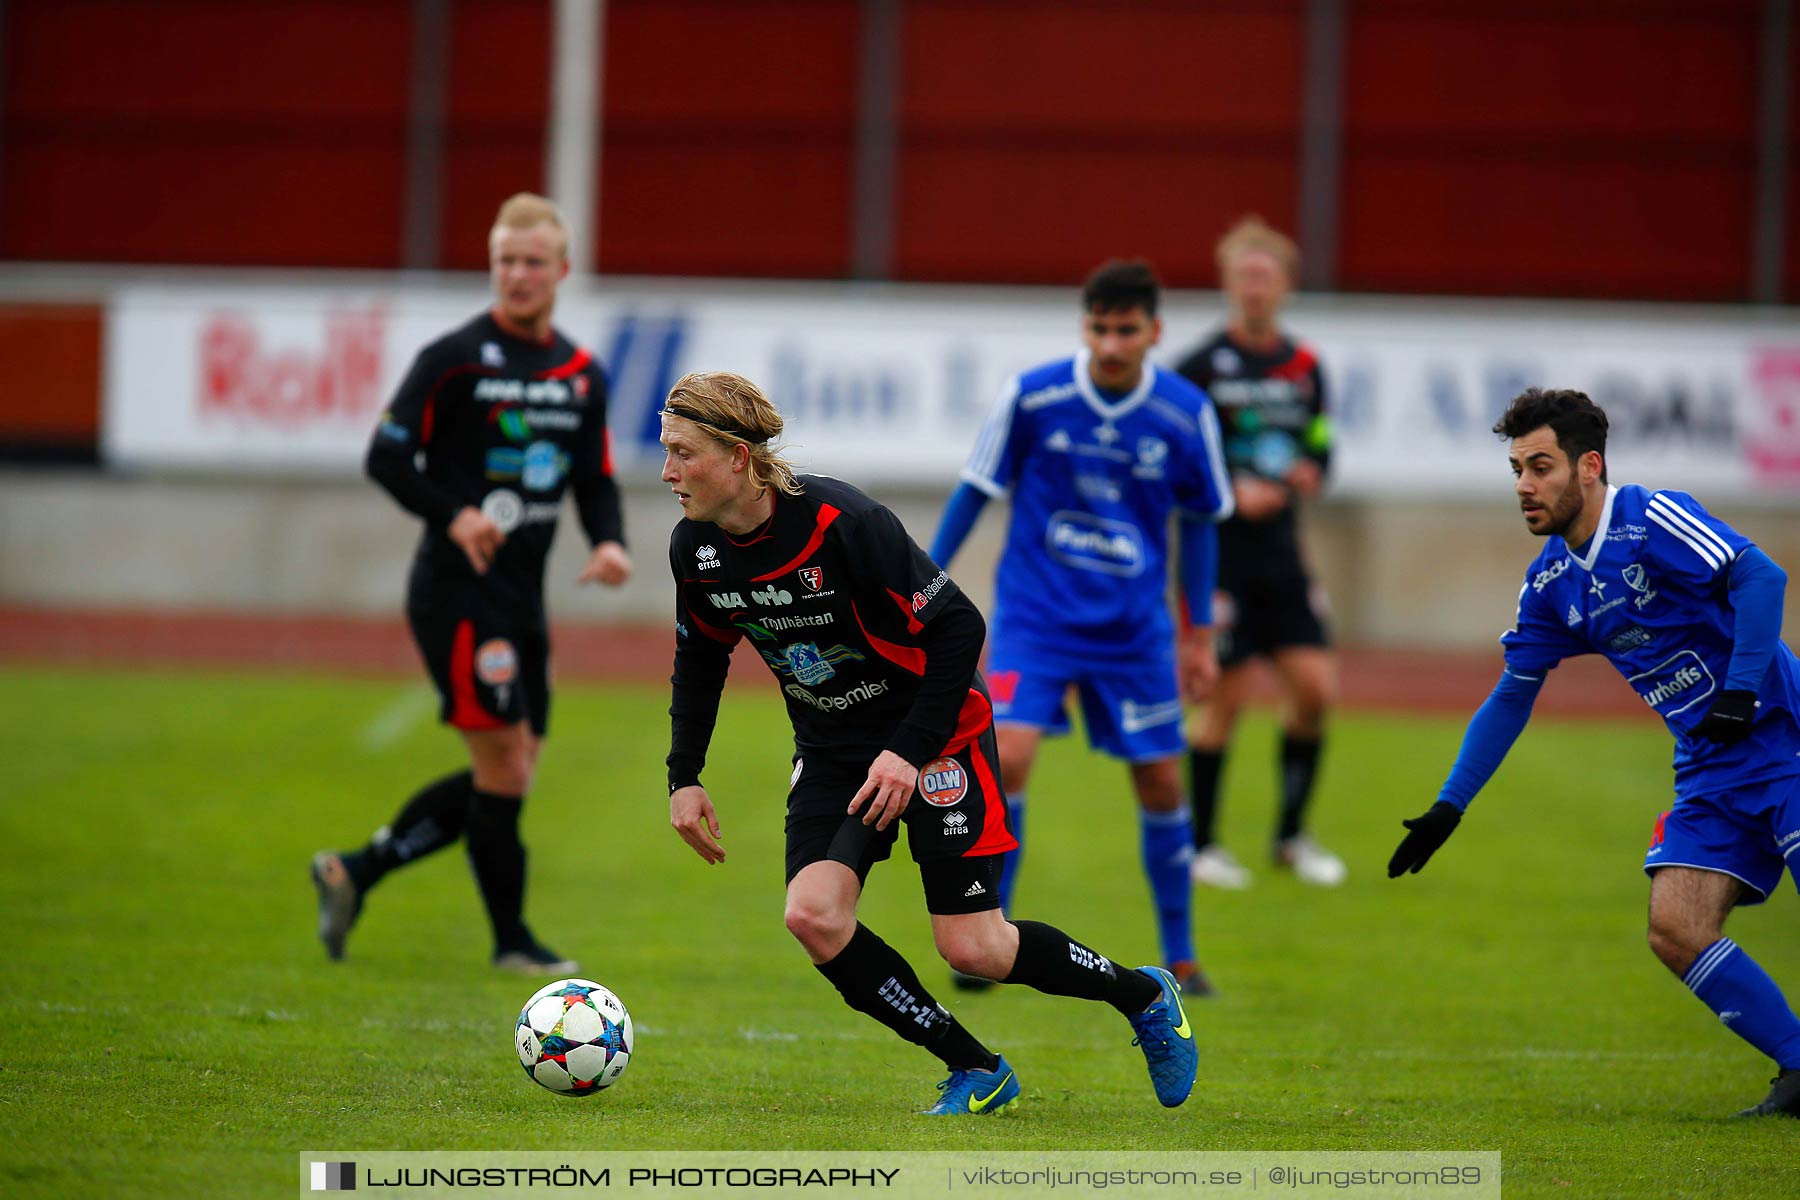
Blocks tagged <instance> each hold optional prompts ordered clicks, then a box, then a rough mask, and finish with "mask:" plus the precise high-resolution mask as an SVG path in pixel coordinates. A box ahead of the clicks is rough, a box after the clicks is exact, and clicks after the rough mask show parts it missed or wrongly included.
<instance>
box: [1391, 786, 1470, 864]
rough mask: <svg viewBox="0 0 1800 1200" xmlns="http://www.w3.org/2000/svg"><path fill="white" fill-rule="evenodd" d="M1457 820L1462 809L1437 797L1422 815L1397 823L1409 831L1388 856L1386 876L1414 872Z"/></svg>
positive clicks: (1453, 826) (1454, 828)
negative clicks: (1435, 801) (1390, 856)
mask: <svg viewBox="0 0 1800 1200" xmlns="http://www.w3.org/2000/svg"><path fill="white" fill-rule="evenodd" d="M1461 822H1462V809H1460V808H1458V807H1456V805H1454V804H1451V803H1450V802H1449V801H1447V800H1439V801H1438V802H1437V803H1436V804H1434V805H1432V806H1431V808H1430V809H1429V810H1427V811H1426V812H1425V814H1424V815H1423V816H1418V817H1414V818H1413V819H1412V820H1410V821H1402V822H1400V823H1401V824H1402V825H1404V826H1406V828H1407V829H1408V830H1409V832H1408V833H1407V835H1406V839H1405V840H1404V841H1402V842H1401V843H1400V848H1399V849H1398V850H1395V851H1394V857H1392V858H1390V859H1388V878H1389V879H1396V878H1398V877H1400V876H1401V875H1404V874H1406V873H1407V872H1408V871H1411V872H1412V873H1413V874H1415V875H1417V874H1418V873H1419V868H1420V867H1422V866H1424V865H1425V864H1426V863H1428V862H1430V861H1431V856H1432V855H1433V854H1436V853H1437V848H1438V847H1439V846H1441V845H1443V844H1444V842H1445V840H1446V839H1448V838H1449V836H1450V835H1451V834H1452V833H1455V832H1456V827H1457V825H1459V824H1460V823H1461Z"/></svg>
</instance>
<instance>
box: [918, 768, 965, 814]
mask: <svg viewBox="0 0 1800 1200" xmlns="http://www.w3.org/2000/svg"><path fill="white" fill-rule="evenodd" d="M968 794H969V773H968V772H967V771H965V770H963V765H962V764H961V763H959V762H957V761H956V760H955V759H954V758H934V759H932V760H931V761H930V762H928V763H926V764H925V765H924V766H923V767H920V768H919V795H921V796H923V797H925V803H927V804H930V805H932V806H934V807H936V808H949V807H950V806H951V805H953V804H958V803H960V802H961V801H962V798H963V797H964V796H966V795H968Z"/></svg>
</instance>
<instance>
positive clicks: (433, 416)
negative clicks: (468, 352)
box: [419, 363, 499, 446]
mask: <svg viewBox="0 0 1800 1200" xmlns="http://www.w3.org/2000/svg"><path fill="white" fill-rule="evenodd" d="M498 374H499V372H498V371H495V370H492V369H491V368H488V367H484V366H482V365H480V364H479V363H463V364H462V365H460V366H455V367H451V368H450V369H449V370H448V371H445V372H444V373H443V374H442V375H439V376H438V377H437V381H436V382H435V383H433V384H432V385H431V391H430V392H428V393H427V394H426V396H425V411H424V412H423V413H422V414H420V416H419V445H421V446H428V445H430V444H431V427H432V426H433V425H435V424H436V423H437V398H438V393H439V392H441V391H443V390H444V385H445V384H446V383H449V382H450V381H451V380H452V379H455V378H456V377H457V376H458V375H498Z"/></svg>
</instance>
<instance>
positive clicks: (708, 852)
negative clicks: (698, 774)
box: [669, 783, 725, 863]
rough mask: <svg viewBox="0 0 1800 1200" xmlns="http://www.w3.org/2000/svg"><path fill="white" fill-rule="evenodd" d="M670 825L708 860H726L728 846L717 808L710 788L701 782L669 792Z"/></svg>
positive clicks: (713, 861) (715, 861)
mask: <svg viewBox="0 0 1800 1200" xmlns="http://www.w3.org/2000/svg"><path fill="white" fill-rule="evenodd" d="M669 824H670V825H672V826H674V828H675V832H676V833H678V834H680V835H681V840H682V841H684V842H686V843H687V844H688V845H689V846H691V847H693V850H694V853H695V854H698V855H699V856H700V857H701V858H703V859H705V860H706V861H707V862H709V863H722V862H724V861H725V847H723V846H721V845H719V816H718V814H717V813H715V812H714V811H713V806H712V799H711V798H710V797H709V796H707V794H706V789H705V788H703V787H701V786H700V785H699V784H697V783H692V784H689V785H688V786H687V787H683V788H676V789H675V790H674V791H672V792H670V793H669Z"/></svg>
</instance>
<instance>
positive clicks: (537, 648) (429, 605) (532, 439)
mask: <svg viewBox="0 0 1800 1200" xmlns="http://www.w3.org/2000/svg"><path fill="white" fill-rule="evenodd" d="M568 243H569V237H568V231H567V229H566V228H565V226H564V224H563V220H562V217H561V215H560V214H559V213H558V212H557V210H556V206H555V205H553V204H551V203H550V201H548V200H546V199H544V198H543V197H542V196H535V195H531V194H529V193H520V194H519V195H516V196H514V197H512V198H511V199H509V200H507V201H506V203H505V204H503V205H501V207H500V212H499V215H498V216H497V217H496V218H495V221H494V226H493V229H492V230H491V231H490V233H489V237H488V252H489V261H490V265H491V267H492V276H493V288H494V303H493V306H492V307H491V308H490V309H489V310H488V311H486V312H484V313H482V314H481V315H480V316H478V317H476V318H474V319H473V320H471V321H469V322H468V323H467V324H465V325H463V326H461V327H460V328H458V329H455V330H453V331H451V332H450V333H448V334H446V335H444V336H443V337H442V338H439V339H438V340H437V341H435V342H433V343H432V344H431V345H429V346H427V347H426V348H425V349H424V350H422V351H420V352H419V356H418V358H416V359H415V360H414V361H413V364H412V369H411V370H410V371H408V372H407V375H406V378H405V380H404V381H403V382H402V383H401V385H400V388H399V390H398V391H397V392H396V393H395V395H394V399H393V402H392V403H391V404H390V406H389V408H388V411H387V412H386V413H385V414H383V416H382V418H381V422H380V424H379V426H378V427H377V428H376V430H375V435H374V438H373V440H372V442H371V444H370V446H369V454H368V460H367V468H368V473H369V475H370V477H371V478H373V479H374V480H375V481H376V482H377V483H379V484H380V485H381V486H382V487H383V488H385V489H386V490H387V491H388V493H389V494H390V495H392V496H393V498H394V499H395V500H396V501H397V502H398V503H399V504H400V506H401V507H402V508H404V509H406V510H407V511H408V512H410V513H412V514H413V515H415V516H417V517H419V518H421V519H422V520H423V521H424V523H425V528H424V531H423V533H422V534H421V536H420V539H419V548H418V551H417V553H416V554H415V555H414V556H413V564H412V572H411V576H410V579H409V582H408V586H407V597H406V619H407V624H408V626H409V627H410V628H411V630H412V635H413V639H414V641H415V642H416V643H417V644H418V648H419V653H420V656H421V657H422V658H423V659H424V661H425V666H426V669H427V670H428V671H429V672H430V674H431V678H432V682H433V683H434V684H435V685H436V687H437V690H438V695H439V698H440V701H441V704H440V713H439V715H440V717H441V719H442V720H443V722H444V723H445V724H447V725H449V726H451V727H452V728H454V729H455V730H456V731H457V733H458V734H460V735H461V737H462V741H463V744H464V746H465V748H466V750H467V752H468V756H469V766H468V768H467V769H465V770H458V771H454V772H452V773H450V774H449V775H446V776H444V777H443V778H441V779H438V780H436V781H434V782H432V783H430V784H427V785H426V786H425V787H424V788H423V789H421V790H420V791H419V792H418V793H417V794H416V795H414V796H413V797H412V798H411V799H410V800H408V801H407V802H406V804H405V805H403V806H402V807H401V809H400V811H399V812H398V813H397V814H395V816H394V818H393V820H392V821H390V822H389V823H388V824H387V825H384V826H383V827H382V828H381V829H379V830H377V831H376V833H375V836H374V837H373V838H371V839H370V840H369V842H368V843H367V844H366V845H364V846H362V847H361V848H359V849H356V850H351V851H341V852H340V851H331V850H322V851H320V852H319V853H318V854H317V855H315V856H314V857H313V863H312V877H313V884H314V886H315V887H316V888H317V889H318V893H319V938H320V940H321V941H323V942H324V943H325V950H326V953H328V954H329V955H330V956H331V957H332V958H342V957H343V955H344V943H345V939H346V938H347V937H348V935H349V933H350V928H351V926H352V925H353V924H354V923H355V921H356V919H357V917H358V915H359V914H360V913H361V911H362V906H363V900H364V898H365V897H366V896H367V895H368V893H369V890H370V889H371V888H373V887H374V886H375V885H376V884H377V883H379V882H380V881H381V880H382V878H383V877H384V876H386V875H387V874H388V873H389V872H390V871H393V870H394V869H396V868H398V867H402V866H405V865H407V864H409V863H414V862H417V861H418V860H419V859H421V858H423V857H425V856H426V855H428V854H431V853H433V852H435V851H438V850H441V849H443V848H444V847H446V846H449V845H451V844H453V843H455V842H456V841H457V840H458V839H464V840H466V842H467V846H468V853H469V865H470V867H471V868H472V869H473V871H474V874H475V881H476V883H477V885H478V886H479V888H480V890H481V898H482V901H483V903H484V904H485V905H486V907H487V913H488V920H489V924H490V925H491V926H492V929H493V935H494V952H493V962H494V965H495V966H498V967H501V968H504V969H507V970H513V971H519V972H521V973H524V974H549V975H567V974H570V973H572V972H573V971H575V970H576V964H575V963H574V962H573V961H571V960H569V959H567V958H564V957H563V956H562V955H560V954H557V953H556V952H555V951H553V950H551V949H550V948H548V947H547V946H545V945H544V944H543V943H542V942H540V941H538V939H537V937H536V936H535V935H534V934H533V933H532V931H531V929H530V927H529V926H527V925H526V924H525V919H524V912H523V909H524V899H525V847H524V845H523V843H522V842H521V841H520V840H519V812H520V809H521V807H522V806H523V804H524V801H525V795H526V793H527V792H529V791H530V790H531V782H532V776H533V774H534V772H535V770H536V767H537V760H538V753H539V750H540V748H541V747H542V746H543V741H544V736H545V734H546V733H547V732H548V729H549V719H550V676H549V660H550V641H549V634H548V626H547V621H546V616H545V612H544V564H545V560H546V558H547V557H548V555H549V553H550V543H551V540H552V538H553V537H554V536H555V533H556V523H557V516H558V513H559V512H560V510H561V506H562V498H563V493H564V491H565V490H571V491H573V492H574V495H575V507H576V510H577V512H578V513H579V514H580V517H581V525H582V529H583V531H584V532H585V533H586V534H587V536H588V540H589V542H590V543H591V544H592V546H593V550H592V552H591V553H590V554H589V556H588V560H587V563H586V566H585V567H584V569H583V570H582V572H581V575H580V577H579V582H581V583H593V582H598V583H602V584H606V585H608V586H613V587H616V586H618V585H619V584H622V583H624V582H625V580H626V579H627V578H628V577H629V576H630V574H631V559H630V558H629V557H628V556H627V554H626V552H625V547H624V542H623V537H622V534H621V516H620V511H619V491H618V487H617V485H616V484H615V482H614V480H613V474H612V460H611V453H610V450H609V446H608V443H607V432H606V377H605V375H604V374H603V373H602V372H601V370H600V367H599V364H598V363H596V362H595V361H594V357H593V355H592V354H590V353H589V352H588V351H587V350H585V349H582V348H581V347H579V346H576V345H575V344H574V343H572V342H571V341H569V339H568V338H566V337H564V336H563V335H562V334H560V333H558V332H557V331H556V330H555V328H553V327H552V326H551V323H550V317H551V312H552V310H553V309H554V308H555V305H556V289H557V285H558V284H559V283H561V281H562V280H563V278H564V277H565V276H567V275H568V273H569V258H568Z"/></svg>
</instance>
